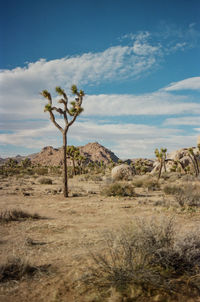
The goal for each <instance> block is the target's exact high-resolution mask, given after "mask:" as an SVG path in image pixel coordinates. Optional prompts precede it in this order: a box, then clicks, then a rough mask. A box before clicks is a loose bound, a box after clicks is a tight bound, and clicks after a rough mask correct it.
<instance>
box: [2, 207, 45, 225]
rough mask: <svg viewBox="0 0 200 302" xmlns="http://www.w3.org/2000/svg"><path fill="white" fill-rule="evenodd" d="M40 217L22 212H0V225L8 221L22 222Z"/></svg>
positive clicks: (39, 217) (14, 210)
mask: <svg viewBox="0 0 200 302" xmlns="http://www.w3.org/2000/svg"><path fill="white" fill-rule="evenodd" d="M41 218H42V217H41V216H40V215H39V214H37V213H34V214H30V213H28V212H25V211H22V210H16V209H13V210H5V211H1V212H0V223H6V222H10V221H22V220H27V219H41Z"/></svg>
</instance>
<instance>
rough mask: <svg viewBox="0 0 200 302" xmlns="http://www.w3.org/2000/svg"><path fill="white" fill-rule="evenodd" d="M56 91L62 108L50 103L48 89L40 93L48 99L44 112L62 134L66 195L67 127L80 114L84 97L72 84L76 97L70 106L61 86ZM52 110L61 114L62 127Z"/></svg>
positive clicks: (65, 192)
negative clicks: (63, 124)
mask: <svg viewBox="0 0 200 302" xmlns="http://www.w3.org/2000/svg"><path fill="white" fill-rule="evenodd" d="M55 90H56V92H57V93H58V95H60V96H61V99H60V100H59V101H58V103H60V104H63V107H64V109H62V108H58V107H54V106H53V105H52V97H51V94H50V93H49V92H48V90H43V91H42V92H41V95H42V96H43V97H45V98H46V99H47V100H48V104H46V106H45V108H44V112H46V111H48V112H49V115H50V119H51V121H52V122H53V124H54V125H55V126H56V127H57V128H58V129H59V130H60V131H61V133H62V136H63V185H64V189H63V193H64V197H68V177H67V158H66V151H67V133H68V130H69V127H70V126H71V125H72V124H73V123H74V122H75V120H76V118H77V116H78V115H80V114H81V112H82V111H83V108H82V107H81V106H82V101H83V97H84V95H85V94H84V92H83V90H80V91H78V89H77V87H76V85H72V87H71V91H72V93H73V94H74V95H76V98H75V100H74V101H73V102H71V103H70V104H71V106H70V108H69V107H68V97H67V95H66V93H65V91H64V90H63V89H62V88H61V87H56V89H55ZM54 112H58V113H59V114H60V115H62V116H63V119H64V122H65V126H64V127H63V128H62V127H61V126H60V125H59V124H58V123H57V122H56V119H55V115H54Z"/></svg>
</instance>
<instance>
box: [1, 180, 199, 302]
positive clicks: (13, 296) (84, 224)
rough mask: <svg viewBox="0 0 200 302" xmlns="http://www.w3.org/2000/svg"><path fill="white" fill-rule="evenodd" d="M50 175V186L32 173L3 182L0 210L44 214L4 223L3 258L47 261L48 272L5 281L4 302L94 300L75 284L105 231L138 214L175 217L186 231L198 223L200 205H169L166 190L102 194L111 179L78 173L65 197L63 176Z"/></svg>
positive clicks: (43, 262)
mask: <svg viewBox="0 0 200 302" xmlns="http://www.w3.org/2000/svg"><path fill="white" fill-rule="evenodd" d="M51 179H52V180H53V184H52V185H41V184H40V183H39V181H38V178H34V177H33V176H26V177H23V178H18V177H16V176H13V177H9V178H2V179H1V180H0V181H1V183H0V211H5V210H10V209H21V210H23V211H27V212H29V213H38V214H39V215H41V216H43V217H44V219H38V220H26V221H20V222H18V221H16V222H9V223H5V224H0V262H1V263H3V262H4V261H6V259H7V258H8V257H20V258H22V259H24V260H25V261H28V262H30V263H31V264H33V265H37V266H40V265H49V269H48V273H43V272H41V273H38V274H36V275H35V276H34V277H33V278H24V279H22V280H20V281H10V282H5V283H2V284H1V286H0V301H1V302H8V301H9V302H11V301H12V302H14V301H16V302H18V301H21V302H26V301H29V302H33V301H34V302H36V301H37V302H40V301H42V302H44V301H45V302H46V301H47V302H58V301H62V302H64V301H67V302H75V301H77V302H79V301H80V302H82V301H92V300H90V298H86V296H84V295H80V291H79V289H78V288H72V286H71V284H72V283H73V282H72V281H74V280H76V279H77V278H79V276H80V275H81V272H82V271H84V270H86V269H87V265H88V263H89V262H90V256H89V254H90V251H92V252H95V251H100V250H103V249H104V241H103V239H102V237H103V236H104V234H106V233H108V232H110V231H117V230H119V229H121V228H122V227H123V226H125V225H127V224H128V223H131V222H132V221H134V220H135V219H137V218H138V217H150V216H155V217H159V216H160V217H162V216H165V217H166V216H170V217H172V216H173V217H174V218H175V221H176V225H177V228H178V229H179V230H183V231H184V230H189V229H190V228H192V227H193V226H196V225H200V215H199V214H200V211H199V210H198V209H197V210H195V211H194V212H193V211H191V212H190V211H181V210H180V208H179V207H173V206H170V203H168V201H171V202H172V203H173V198H172V197H170V196H166V195H165V194H164V193H163V191H162V190H158V191H148V190H147V189H145V188H136V189H135V190H136V192H137V193H138V196H137V197H105V196H102V195H101V194H100V193H101V191H102V188H103V187H104V186H105V184H106V183H108V182H109V179H108V178H107V179H106V177H104V178H103V179H101V180H98V178H97V180H94V181H92V180H87V181H86V180H84V176H76V177H74V178H73V179H70V180H69V188H70V197H69V198H64V197H63V196H62V193H58V192H59V190H60V188H62V178H61V177H55V176H54V177H51ZM166 201H167V203H166ZM199 301H200V300H199Z"/></svg>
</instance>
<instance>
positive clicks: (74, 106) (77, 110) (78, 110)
mask: <svg viewBox="0 0 200 302" xmlns="http://www.w3.org/2000/svg"><path fill="white" fill-rule="evenodd" d="M70 104H71V105H72V107H71V108H70V110H69V112H70V114H71V115H75V114H76V115H79V114H81V112H83V108H82V107H81V106H80V105H79V102H78V100H76V101H73V102H71V103H70Z"/></svg>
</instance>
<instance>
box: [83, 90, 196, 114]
mask: <svg viewBox="0 0 200 302" xmlns="http://www.w3.org/2000/svg"><path fill="white" fill-rule="evenodd" d="M84 108H85V111H84V115H102V116H120V115H168V114H185V113H191V114H198V113H200V104H198V103H195V102H193V103H190V102H188V103H187V97H185V96H183V95H173V94H171V93H167V92H165V91H157V92H153V93H149V94H142V95H139V96H137V95H91V96H87V97H86V99H85V102H84Z"/></svg>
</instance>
